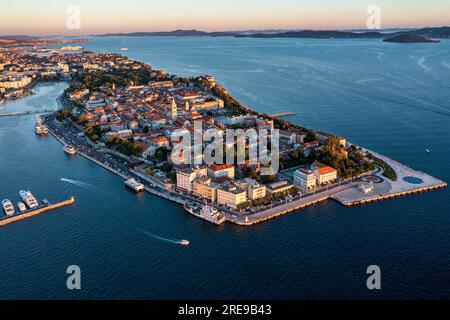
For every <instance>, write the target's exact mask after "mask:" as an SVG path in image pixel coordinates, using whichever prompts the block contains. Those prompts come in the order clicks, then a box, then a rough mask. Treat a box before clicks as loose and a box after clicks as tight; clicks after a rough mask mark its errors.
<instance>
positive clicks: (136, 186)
mask: <svg viewBox="0 0 450 320" xmlns="http://www.w3.org/2000/svg"><path fill="white" fill-rule="evenodd" d="M125 185H126V186H127V187H128V188H130V189H131V190H133V191H134V192H141V191H144V190H145V186H144V185H143V184H142V183H140V182H137V181H136V180H134V179H130V180H127V181H125Z"/></svg>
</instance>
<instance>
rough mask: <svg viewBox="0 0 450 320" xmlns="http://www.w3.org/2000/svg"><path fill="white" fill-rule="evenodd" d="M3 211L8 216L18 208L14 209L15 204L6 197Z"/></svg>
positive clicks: (3, 202)
mask: <svg viewBox="0 0 450 320" xmlns="http://www.w3.org/2000/svg"><path fill="white" fill-rule="evenodd" d="M2 206H3V211H4V212H5V214H6V215H7V216H12V215H13V214H14V213H16V210H15V209H14V206H13V204H12V202H11V201H9V200H8V199H5V200H3V201H2Z"/></svg>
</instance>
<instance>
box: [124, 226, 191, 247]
mask: <svg viewBox="0 0 450 320" xmlns="http://www.w3.org/2000/svg"><path fill="white" fill-rule="evenodd" d="M129 227H130V228H132V229H133V230H135V231H137V232H139V233H142V234H145V235H146V236H149V237H151V238H153V239H157V240H161V241H164V242H168V243H172V244H176V245H179V246H180V245H183V241H186V240H177V239H169V238H164V237H161V236H158V235H156V234H153V233H151V232H148V231H145V230H142V229H139V228H135V227H132V226H129Z"/></svg>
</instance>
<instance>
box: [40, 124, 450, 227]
mask: <svg viewBox="0 0 450 320" xmlns="http://www.w3.org/2000/svg"><path fill="white" fill-rule="evenodd" d="M49 133H50V134H51V135H52V136H53V137H54V138H55V139H56V140H57V141H58V142H60V143H61V144H62V145H66V144H67V143H66V141H65V140H64V139H63V138H61V137H60V136H59V135H58V134H56V133H55V132H54V131H53V129H52V128H51V127H49ZM77 154H79V155H80V156H82V157H83V158H85V159H87V160H90V161H92V162H93V163H95V164H97V165H99V166H100V167H102V168H104V169H106V170H108V171H110V172H111V173H113V174H115V175H117V176H119V177H121V178H123V179H124V180H128V179H131V178H134V177H133V176H128V175H126V174H124V173H121V172H119V171H117V170H115V169H114V168H112V167H110V166H108V165H106V164H104V163H101V162H100V161H98V160H97V159H94V158H93V157H91V156H89V155H87V154H86V153H84V152H82V151H78V150H77ZM375 154H376V155H377V156H381V157H383V158H385V159H389V158H387V157H385V156H382V155H379V154H377V153H375ZM389 160H390V161H394V160H392V159H389ZM405 168H408V169H409V170H411V171H412V172H415V173H420V172H418V171H415V170H413V169H411V168H409V167H406V166H405ZM130 172H131V173H132V174H133V175H134V176H135V177H136V176H137V177H138V178H139V179H142V180H145V181H146V182H149V183H152V182H151V181H150V180H149V179H146V178H145V177H144V176H142V174H141V173H139V172H137V171H134V170H130ZM378 174H380V173H378ZM422 174H424V175H426V176H428V177H430V178H431V179H434V181H433V183H432V184H431V185H429V186H426V187H419V188H415V187H413V188H411V189H410V190H406V191H401V192H391V193H389V194H386V195H379V196H373V195H369V196H368V195H366V197H363V198H362V199H357V198H354V199H352V200H350V201H346V200H345V199H342V198H340V197H339V195H340V194H342V193H345V192H349V191H353V192H354V191H355V190H358V187H359V182H347V183H344V184H343V185H339V186H334V187H332V188H330V189H327V190H322V191H321V192H318V193H315V194H309V195H306V196H303V197H301V198H299V199H296V200H294V201H292V202H287V203H282V204H280V205H278V206H274V207H271V208H268V209H266V210H264V211H260V212H257V213H253V214H240V215H236V214H230V213H228V212H224V211H223V209H221V208H220V207H218V206H217V205H214V204H213V206H214V207H215V208H217V209H219V210H220V211H222V214H224V216H225V221H228V222H230V223H233V224H235V225H239V226H246V227H248V226H252V225H255V224H259V223H262V222H266V221H269V220H272V219H275V218H278V217H281V216H283V215H286V214H289V213H293V212H296V211H300V210H302V209H304V208H306V207H309V206H313V205H315V204H318V203H321V202H324V201H326V200H330V199H331V200H335V201H337V202H339V203H341V204H342V205H344V206H346V207H352V206H356V205H362V204H366V203H373V202H378V201H382V200H389V199H394V198H397V197H401V196H407V195H413V194H417V193H422V192H426V191H432V190H438V189H442V188H445V187H447V183H446V182H444V181H441V180H438V179H436V178H433V177H431V176H429V175H427V174H425V173H422ZM145 191H146V192H148V193H151V194H153V195H155V196H159V197H162V198H164V199H166V200H169V201H172V202H175V203H177V204H180V205H184V204H186V203H187V202H190V201H196V202H199V203H201V201H199V200H198V199H195V198H192V197H188V196H186V195H181V194H178V193H176V192H174V191H172V190H168V189H166V191H167V193H164V192H160V191H157V190H155V189H154V188H150V187H149V186H148V185H145ZM353 197H354V196H353Z"/></svg>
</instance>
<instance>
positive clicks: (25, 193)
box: [19, 190, 39, 209]
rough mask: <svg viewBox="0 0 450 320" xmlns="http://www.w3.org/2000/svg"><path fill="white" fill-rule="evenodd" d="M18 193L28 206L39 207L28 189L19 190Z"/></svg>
mask: <svg viewBox="0 0 450 320" xmlns="http://www.w3.org/2000/svg"><path fill="white" fill-rule="evenodd" d="M19 195H20V197H21V198H22V200H23V202H24V203H25V204H26V205H27V207H28V208H30V209H35V208H37V207H39V203H38V202H37V200H36V198H35V197H34V196H33V194H32V193H31V192H30V191H25V190H20V191H19Z"/></svg>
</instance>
